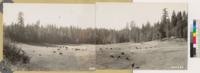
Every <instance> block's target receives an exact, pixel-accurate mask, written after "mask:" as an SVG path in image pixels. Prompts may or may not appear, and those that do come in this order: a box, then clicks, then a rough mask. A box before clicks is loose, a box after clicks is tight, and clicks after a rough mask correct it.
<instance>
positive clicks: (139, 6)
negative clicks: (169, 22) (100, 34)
mask: <svg viewBox="0 0 200 73" xmlns="http://www.w3.org/2000/svg"><path fill="white" fill-rule="evenodd" d="M164 8H167V10H168V13H169V16H171V14H172V11H173V10H174V11H176V12H178V11H185V10H187V4H186V3H134V4H131V3H130V4H114V3H113V4H111V3H109V4H97V6H96V18H97V19H96V23H97V27H102V28H115V29H121V28H124V27H125V26H126V23H127V22H131V21H134V22H135V24H136V25H137V26H139V27H141V25H142V24H145V23H147V22H148V21H149V22H150V23H155V22H157V21H160V19H161V16H162V13H163V9H164Z"/></svg>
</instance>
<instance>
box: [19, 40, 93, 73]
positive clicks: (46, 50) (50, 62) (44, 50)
mask: <svg viewBox="0 0 200 73" xmlns="http://www.w3.org/2000/svg"><path fill="white" fill-rule="evenodd" d="M17 46H18V47H20V48H22V49H23V50H24V51H25V52H26V53H27V54H28V55H29V56H30V57H31V60H30V63H29V64H28V67H29V68H28V70H36V71H37V70H41V71H43V70H44V71H45V70H93V69H94V68H95V67H94V66H95V61H96V60H95V59H96V56H95V53H96V52H95V46H94V45H54V46H38V45H30V44H22V43H20V44H17Z"/></svg>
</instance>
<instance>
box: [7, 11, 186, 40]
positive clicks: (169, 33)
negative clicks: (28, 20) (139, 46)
mask: <svg viewBox="0 0 200 73" xmlns="http://www.w3.org/2000/svg"><path fill="white" fill-rule="evenodd" d="M187 19H188V14H187V12H185V11H179V12H175V11H173V13H172V14H171V16H169V13H168V11H167V9H166V8H164V9H163V13H162V17H161V20H160V21H157V22H155V23H154V24H151V23H150V22H146V24H141V25H142V27H138V26H136V24H135V23H134V20H132V21H129V22H128V23H127V24H126V26H124V28H123V29H121V30H114V29H104V28H86V29H82V28H81V27H74V26H70V27H58V26H56V24H48V25H47V26H43V24H41V23H40V21H37V22H35V23H33V24H25V23H24V21H25V19H24V14H23V12H19V14H18V21H17V22H13V23H12V24H9V25H6V23H4V39H10V40H12V41H15V42H21V43H49V44H111V43H124V42H136V43H137V42H146V41H152V40H163V39H166V38H184V39H185V40H186V39H187Z"/></svg>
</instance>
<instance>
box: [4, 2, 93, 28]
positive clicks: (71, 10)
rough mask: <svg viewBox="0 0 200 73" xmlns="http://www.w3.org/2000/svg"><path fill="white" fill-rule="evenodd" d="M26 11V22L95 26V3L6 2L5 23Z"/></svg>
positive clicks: (15, 19) (10, 21) (13, 20)
mask: <svg viewBox="0 0 200 73" xmlns="http://www.w3.org/2000/svg"><path fill="white" fill-rule="evenodd" d="M20 11H21V12H23V13H24V19H25V24H27V23H35V22H36V21H38V20H40V23H41V24H45V25H46V24H57V26H70V25H73V26H78V27H79V26H80V27H83V28H87V27H93V28H94V27H95V25H94V24H95V6H94V4H27V3H26V4H19V3H14V4H8V3H7V4H4V13H3V19H4V23H6V24H10V23H12V22H16V21H17V16H18V13H19V12H20Z"/></svg>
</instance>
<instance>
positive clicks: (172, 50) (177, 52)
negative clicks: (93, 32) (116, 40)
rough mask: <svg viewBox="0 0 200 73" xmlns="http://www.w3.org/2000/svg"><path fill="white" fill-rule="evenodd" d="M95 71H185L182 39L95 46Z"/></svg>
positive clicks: (185, 43)
mask: <svg viewBox="0 0 200 73" xmlns="http://www.w3.org/2000/svg"><path fill="white" fill-rule="evenodd" d="M96 54H97V57H96V59H97V61H96V63H97V69H129V68H131V67H133V68H135V69H145V70H155V69H156V70H157V69H158V70H162V69H165V70H166V69H167V70H168V69H169V70H174V69H175V70H177V69H178V70H180V69H181V70H182V69H187V42H186V41H185V40H183V39H174V40H167V41H151V42H144V43H121V44H109V45H98V46H97V52H96Z"/></svg>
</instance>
